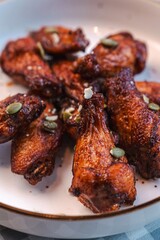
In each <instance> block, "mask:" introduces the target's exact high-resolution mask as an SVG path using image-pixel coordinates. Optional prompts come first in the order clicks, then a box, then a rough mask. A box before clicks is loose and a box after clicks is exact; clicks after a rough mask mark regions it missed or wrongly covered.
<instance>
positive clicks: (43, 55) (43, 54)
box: [37, 42, 45, 59]
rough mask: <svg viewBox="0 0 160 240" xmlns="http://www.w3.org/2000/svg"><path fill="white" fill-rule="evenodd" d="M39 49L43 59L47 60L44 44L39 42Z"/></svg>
mask: <svg viewBox="0 0 160 240" xmlns="http://www.w3.org/2000/svg"><path fill="white" fill-rule="evenodd" d="M37 47H38V49H39V52H40V54H41V57H42V58H43V59H45V51H44V48H43V47H42V44H41V43H40V42H37Z"/></svg>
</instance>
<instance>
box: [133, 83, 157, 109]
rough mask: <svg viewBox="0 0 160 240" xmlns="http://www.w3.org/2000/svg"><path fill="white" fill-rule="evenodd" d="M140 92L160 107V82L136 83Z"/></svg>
mask: <svg viewBox="0 0 160 240" xmlns="http://www.w3.org/2000/svg"><path fill="white" fill-rule="evenodd" d="M135 84H136V87H137V89H138V91H140V92H141V93H143V94H145V95H146V96H147V97H148V98H149V99H150V101H151V102H155V103H157V104H159V105H160V83H158V82H147V81H144V82H135Z"/></svg>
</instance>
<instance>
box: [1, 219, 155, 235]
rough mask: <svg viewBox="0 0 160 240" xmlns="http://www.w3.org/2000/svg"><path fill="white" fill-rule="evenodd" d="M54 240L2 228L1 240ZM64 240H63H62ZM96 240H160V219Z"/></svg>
mask: <svg viewBox="0 0 160 240" xmlns="http://www.w3.org/2000/svg"><path fill="white" fill-rule="evenodd" d="M51 239H52V240H54V238H44V237H38V236H31V235H28V234H25V233H20V232H17V231H13V230H10V229H8V228H4V227H0V240H51ZM61 240H62V239H61ZM94 240H160V219H159V220H157V221H155V222H153V223H151V224H149V225H146V226H145V227H144V228H141V229H139V230H137V231H133V232H126V233H122V234H118V235H114V236H109V237H102V238H97V239H94Z"/></svg>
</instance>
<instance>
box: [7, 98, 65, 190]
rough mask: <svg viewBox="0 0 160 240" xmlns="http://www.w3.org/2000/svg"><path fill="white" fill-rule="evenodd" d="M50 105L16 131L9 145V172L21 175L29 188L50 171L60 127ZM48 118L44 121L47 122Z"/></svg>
mask: <svg viewBox="0 0 160 240" xmlns="http://www.w3.org/2000/svg"><path fill="white" fill-rule="evenodd" d="M53 108H54V107H53V105H52V104H50V103H47V102H46V108H45V110H44V112H43V113H42V114H41V116H40V117H39V118H37V119H36V120H35V121H34V122H32V123H31V124H30V125H29V126H28V128H27V129H25V130H24V131H22V132H20V133H19V134H18V135H17V136H16V137H15V138H14V140H13V142H12V154H11V169H12V172H14V173H17V174H21V175H24V178H25V179H26V180H27V181H28V182H29V183H30V184H32V185H35V184H37V183H38V182H39V181H41V180H42V178H43V177H45V176H48V175H50V174H51V173H52V172H53V169H54V164H55V155H56V152H57V148H58V146H59V145H60V141H61V136H62V124H61V121H60V119H59V117H58V115H57V114H56V112H55V111H54V112H55V113H54V114H53V113H52V112H53ZM47 119H48V120H47Z"/></svg>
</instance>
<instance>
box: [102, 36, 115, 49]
mask: <svg viewBox="0 0 160 240" xmlns="http://www.w3.org/2000/svg"><path fill="white" fill-rule="evenodd" d="M100 42H101V43H102V44H103V45H104V46H105V47H117V46H118V42H117V41H115V40H113V39H111V38H103V39H101V41H100Z"/></svg>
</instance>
